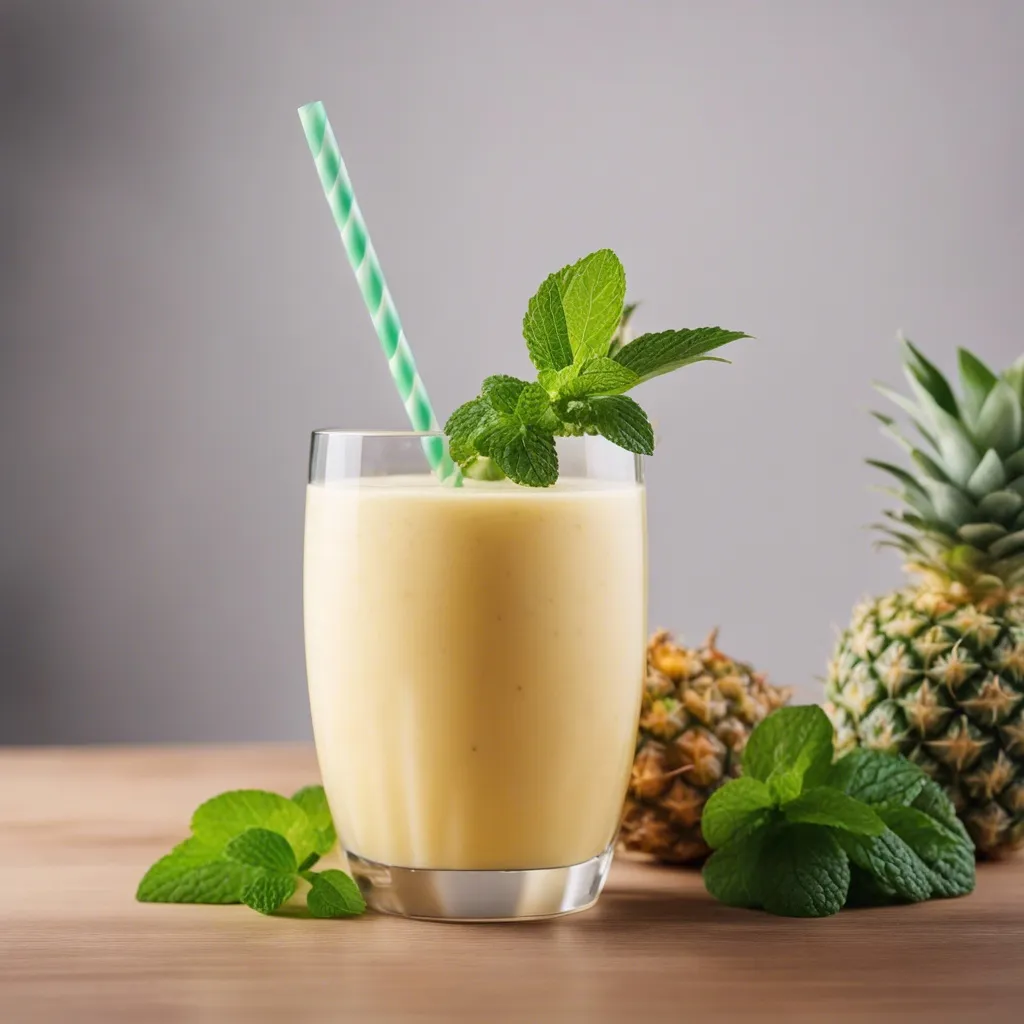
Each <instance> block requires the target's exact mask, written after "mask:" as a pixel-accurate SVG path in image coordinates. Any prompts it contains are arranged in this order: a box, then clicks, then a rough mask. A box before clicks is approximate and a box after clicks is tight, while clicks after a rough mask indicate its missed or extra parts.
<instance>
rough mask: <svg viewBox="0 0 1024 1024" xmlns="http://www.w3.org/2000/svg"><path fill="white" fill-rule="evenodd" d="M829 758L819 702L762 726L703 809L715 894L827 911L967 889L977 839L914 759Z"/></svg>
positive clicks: (806, 912) (792, 912)
mask: <svg viewBox="0 0 1024 1024" xmlns="http://www.w3.org/2000/svg"><path fill="white" fill-rule="evenodd" d="M832 759H833V743H832V726H831V724H830V723H829V720H828V718H827V717H826V715H825V713H824V711H822V710H821V708H818V707H813V706H812V707H793V708H780V709H779V710H778V711H776V712H774V713H773V714H771V715H769V716H768V717H767V718H766V719H765V720H764V721H763V722H762V723H761V724H760V725H758V726H757V728H756V729H755V730H754V731H753V733H751V736H750V739H749V741H748V743H747V747H746V750H745V751H744V755H743V772H744V774H743V776H742V777H740V778H738V779H734V780H732V781H730V782H728V783H726V784H725V785H724V786H722V788H721V789H719V790H717V791H716V792H715V793H714V794H713V795H712V796H711V799H710V800H708V802H707V805H706V806H705V808H704V815H703V819H702V823H701V826H702V830H703V833H704V838H705V840H706V841H707V843H708V845H709V846H710V847H711V848H712V849H713V850H714V851H715V852H714V853H712V855H711V857H710V858H709V859H708V862H707V863H706V864H705V866H704V884H705V886H706V887H707V890H708V892H709V893H711V895H712V896H714V897H715V898H716V899H718V900H720V901H721V902H723V903H727V904H729V905H730V906H735V907H749V908H760V909H763V910H766V911H768V912H769V913H772V914H783V915H786V916H789V917H825V916H827V915H829V914H834V913H836V912H837V911H838V910H840V909H842V908H843V907H844V906H852V905H872V904H884V903H893V902H908V901H909V902H917V901H920V900H926V899H931V898H933V897H948V896H963V895H965V894H967V893H969V892H971V890H972V889H973V888H974V844H973V843H972V842H971V839H970V836H969V835H968V834H967V831H966V829H965V828H964V827H963V825H962V824H961V822H960V821H959V819H958V818H957V816H956V811H955V809H954V807H953V805H952V803H951V802H950V800H949V798H948V797H947V796H946V794H945V793H944V792H943V790H942V789H941V788H940V787H939V786H938V785H937V784H936V783H935V782H933V781H932V780H931V779H929V778H928V776H927V775H925V773H924V771H923V770H922V769H921V768H919V767H918V766H917V765H915V764H914V763H913V762H911V761H908V760H907V759H906V758H903V757H899V756H892V755H889V754H883V753H881V752H879V751H873V750H865V749H860V750H856V751H854V752H853V753H851V754H848V755H847V756H846V757H844V758H842V759H841V760H839V761H837V762H835V763H834V764H833V760H832Z"/></svg>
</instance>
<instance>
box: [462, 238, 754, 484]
mask: <svg viewBox="0 0 1024 1024" xmlns="http://www.w3.org/2000/svg"><path fill="white" fill-rule="evenodd" d="M625 298H626V274H625V271H624V270H623V269H622V264H621V263H620V262H619V258H618V257H617V256H616V255H615V253H613V252H612V251H611V249H599V250H598V251H597V252H594V253H591V254H590V255H589V256H584V257H583V259H581V260H579V261H578V262H576V263H573V264H572V265H570V266H567V267H563V268H562V269H561V270H559V271H557V272H556V273H554V274H551V275H550V276H549V277H547V278H546V279H545V281H544V283H543V284H542V285H541V286H540V288H539V289H538V291H537V294H536V295H534V297H533V298H532V299H530V302H529V305H528V307H527V310H526V316H525V317H524V318H523V337H524V338H525V339H526V348H527V351H528V352H529V356H530V360H531V362H532V363H533V365H534V367H535V368H536V370H537V379H536V381H525V380H520V379H518V378H516V377H507V376H493V377H488V378H487V379H486V380H485V381H484V383H483V386H482V387H481V389H480V395H479V397H477V398H474V399H472V400H471V401H469V402H466V403H465V404H464V405H461V406H459V408H458V409H456V410H455V412H454V413H452V415H451V416H450V417H449V419H448V422H447V423H446V424H445V428H444V429H445V434H447V435H448V447H449V451H450V453H451V456H452V458H453V459H454V460H455V461H456V462H457V463H458V464H459V466H460V467H461V468H462V471H463V472H464V473H465V474H466V475H467V476H470V477H475V478H477V479H491V480H493V479H501V478H502V477H508V478H509V479H510V480H513V481H515V482H516V483H518V484H525V485H527V486H530V487H549V486H550V485H551V484H553V483H554V482H555V481H556V480H557V479H558V455H557V452H556V450H555V438H556V437H579V436H582V435H584V434H591V435H596V434H600V435H602V436H603V437H606V438H607V439H608V440H609V441H611V442H612V443H613V444H617V445H618V446H619V447H620V448H625V449H626V450H627V451H631V452H635V453H636V454H638V455H652V454H653V453H654V430H653V428H652V427H651V424H650V421H649V420H648V418H647V414H646V413H645V412H644V410H643V409H642V408H641V407H640V406H639V405H638V404H637V403H636V402H634V401H633V400H632V399H631V398H627V397H625V392H627V391H629V390H631V389H632V388H634V387H636V386H637V385H638V384H642V383H643V382H644V381H647V380H650V379H651V378H652V377H657V376H659V375H660V374H663V373H669V372H670V371H672V370H677V369H679V368H680V367H682V366H688V365H689V364H691V363H696V362H702V361H708V360H710V361H714V362H727V361H728V360H725V359H718V358H717V357H714V356H709V355H707V353H708V352H711V351H712V350H714V349H717V348H720V347H721V346H723V345H727V344H728V343H729V342H731V341H736V340H737V339H738V338H747V337H749V335H747V334H743V333H742V332H741V331H727V330H724V329H723V328H721V327H699V328H696V329H692V330H680V331H660V332H658V333H656V334H644V335H641V336H640V337H638V338H635V339H633V340H632V341H629V340H628V332H627V330H626V325H627V323H628V321H629V318H630V316H631V315H632V313H633V310H634V309H635V308H636V307H635V304H630V305H626V304H625Z"/></svg>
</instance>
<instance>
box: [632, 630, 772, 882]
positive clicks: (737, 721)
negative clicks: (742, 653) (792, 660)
mask: <svg viewBox="0 0 1024 1024" xmlns="http://www.w3.org/2000/svg"><path fill="white" fill-rule="evenodd" d="M717 639H718V634H717V630H716V631H714V632H712V633H711V635H710V636H709V637H708V638H707V640H705V641H704V645H703V646H702V647H700V648H697V649H696V650H693V649H689V648H686V647H681V646H679V645H678V644H676V643H675V642H674V641H673V639H672V637H671V636H670V635H669V634H668V633H666V632H664V631H662V632H658V633H655V634H654V636H652V637H651V640H650V643H649V644H648V646H647V679H646V683H645V687H644V698H643V709H642V711H641V715H640V733H639V736H638V737H637V749H636V759H635V761H634V763H633V774H632V777H631V779H630V784H629V793H628V795H627V797H626V807H625V810H624V812H623V818H622V831H621V833H620V837H619V839H620V843H621V845H622V846H623V847H625V849H627V850H635V851H639V852H643V853H649V854H653V855H654V856H655V857H657V858H659V859H660V860H663V861H669V862H672V863H679V864H682V863H687V862H690V861H698V860H701V859H702V858H704V857H706V856H707V855H708V853H709V852H710V851H709V849H708V847H707V846H706V845H705V843H704V840H703V838H702V836H701V831H700V819H701V814H702V813H703V810H704V804H705V803H706V802H707V799H708V797H709V796H711V794H712V793H713V792H714V791H715V790H716V789H718V787H719V786H721V785H722V784H723V783H724V782H726V781H727V780H728V779H730V778H733V777H734V776H736V775H738V774H739V765H740V758H739V754H740V752H741V751H742V750H743V747H744V746H745V745H746V742H747V737H748V736H749V735H750V733H751V732H752V731H753V728H754V726H755V725H757V723H758V722H760V721H761V719H762V718H764V717H765V716H766V715H767V714H769V712H772V711H774V710H775V709H776V708H778V707H781V706H782V705H783V704H785V703H786V701H788V700H789V696H790V693H789V691H788V690H783V689H778V688H776V687H774V686H772V685H770V684H769V683H768V682H767V681H766V680H765V678H764V676H763V675H761V674H760V673H758V672H755V671H753V669H751V667H750V666H749V665H744V664H742V663H740V662H737V661H733V660H732V658H730V657H728V656H727V655H725V654H723V653H722V652H721V651H720V650H718V646H717Z"/></svg>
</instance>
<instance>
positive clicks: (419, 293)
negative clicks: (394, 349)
mask: <svg viewBox="0 0 1024 1024" xmlns="http://www.w3.org/2000/svg"><path fill="white" fill-rule="evenodd" d="M1022 39H1024V4H1022V3H1020V2H1014V0H1007V2H976V0H975V2H968V0H963V2H939V0H919V2H913V0H903V2H898V0H896V2H893V0H890V2H847V3H837V2H828V0H804V2H799V0H793V2H780V0H775V2H771V3H769V2H758V0H707V2H696V0H694V2H674V3H671V2H663V3H655V2H635V0H634V2H626V0H622V2H617V3H610V2H607V3H606V2H594V0H576V2H552V0H549V2H543V3H541V2H526V0H518V2H482V0H479V2H470V0H463V2H456V0H447V2H414V0H407V2H404V3H403V2H384V0H374V2H373V3H369V2H359V3H354V2H353V3H342V2H337V0H335V2H331V3H328V2H320V3H316V2H296V0H292V2H289V3H287V4H286V3H283V2H281V3H266V2H252V0H249V2H244V0H233V2H224V0H220V2H210V0H206V2H198V0H196V2H182V0H175V2H162V3H156V2H141V0H130V2H129V0H124V2H115V0H90V2H70V0H68V2H65V3H60V2H53V0H50V2H44V0H31V2H18V0H13V2H12V0H6V2H4V0H0V46H2V49H0V119H2V120H0V145H2V150H0V217H2V220H0V345H2V349H0V428H2V429H0V458H2V470H3V473H2V480H3V484H2V487H3V490H2V496H3V501H2V502H0V651H2V658H3V660H2V665H0V741H7V742H27V741H51V742H72V741H109V740H181V739H196V740H199V739H215V738H216V739H241V738H292V737H304V736H307V735H308V734H309V723H308V712H307V708H306V703H305V690H304V679H303V657H302V625H301V609H300V583H301V580H300V549H301V535H302V501H303V486H304V473H305V461H306V451H307V442H308V434H309V431H310V430H311V428H313V427H315V426H319V425H325V424H334V425H344V426H348V427H360V426H363V427H366V426H372V427H401V426H403V425H404V424H403V419H402V410H401V407H400V405H399V403H398V400H397V398H396V397H395V395H394V394H393V393H392V388H391V382H390V380H389V378H388V376H387V373H386V370H385V367H384V363H383V361H382V358H381V355H380V352H379V351H378V347H377V341H376V339H375V337H374V335H373V333H372V330H371V327H370V325H369V322H368V319H367V317H366V314H365V312H364V311H363V309H362V307H361V304H360V298H359V294H358V292H357V290H356V287H355V285H354V283H353V281H352V278H351V274H350V271H349V269H348V266H347V264H346V263H345V261H344V256H343V254H342V250H341V247H340V244H339V241H338V238H337V236H336V234H335V230H334V227H333V225H332V224H331V222H330V219H329V216H328V212H327V208H326V206H325V204H324V201H323V198H322V196H321V194H320V191H319V185H318V183H317V181H316V177H315V174H314V171H313V167H312V164H311V161H310V158H309V155H308V152H307V150H306V146H305V142H304V141H303V138H302V133H301V130H300V127H299V124H298V120H297V118H296V115H295V108H296V107H297V106H298V105H299V104H301V103H303V102H306V101H308V100H311V99H314V98H322V99H323V100H324V101H325V102H326V103H327V106H328V109H329V111H330V112H331V115H332V119H333V120H334V122H335V127H336V129H337V131H338V135H339V137H340V139H341V142H342V145H343V148H344V151H345V154H346V158H347V160H348V163H349V166H350V168H351V171H352V174H353V178H354V180H355V183H356V187H357V189H358V190H359V194H360V197H361V202H362V205H363V209H364V212H365V213H366V216H367V219H368V221H369V223H370V226H371V229H372V231H373V235H374V239H375V242H376V245H377V248H378V251H379V252H380V253H381V255H382V259H383V262H384V265H385V269H386V271H387V274H388V277H389V280H390V282H391V286H392V289H393V291H394V293H395V295H396V297H397V299H398V303H399V306H400V309H401V311H402V316H403V319H404V322H405V326H406V329H407V332H408V334H409V336H410V338H411V340H412V343H413V345H414V347H415V350H416V352H417V354H418V357H419V362H420V367H421V369H422V371H423V373H424V376H425V378H426V380H427V381H428V383H429V387H430V389H431V392H432V396H433V399H434V402H435V404H436V405H437V407H438V409H439V411H440V412H441V413H442V414H444V413H447V411H449V410H450V409H451V408H452V407H453V406H454V405H455V404H456V403H458V402H459V401H462V400H464V399H465V398H467V397H468V396H469V395H470V394H471V393H472V392H473V391H474V390H475V388H476V386H477V385H478V383H479V381H480V379H481V377H483V376H484V375H485V374H487V373H489V372H497V371H505V372H511V373H515V372H522V371H525V370H526V368H527V363H526V357H525V349H524V346H523V344H522V342H521V339H520V338H519V324H520V321H521V317H522V313H523V310H524V308H525V303H526V300H527V298H528V297H529V296H530V295H531V294H532V292H533V290H534V289H535V287H536V285H537V284H538V283H539V282H540V281H541V279H542V278H543V277H544V276H545V275H546V274H547V273H548V272H549V271H551V270H553V269H555V268H556V267H558V266H560V265H562V264H563V263H566V262H568V261H570V260H572V259H574V258H576V257H578V256H580V255H582V254H584V253H586V252H588V251H590V250H593V249H595V248H599V247H602V246H610V247H612V248H614V249H615V250H616V251H617V252H618V253H619V255H620V256H621V257H622V259H623V262H624V263H625V266H626V269H627V273H628V278H629V292H630V294H631V296H633V297H634V298H639V299H643V300H644V302H643V306H642V307H641V310H640V313H639V314H638V318H637V319H638V326H639V328H640V329H641V330H643V329H654V328H662V327H670V326H671V327H679V326H696V325H699V324H705V323H721V324H723V325H725V326H729V327H734V328H739V329H744V330H747V331H749V332H750V333H752V334H755V335H757V338H758V340H757V341H756V342H745V343H739V344H737V345H735V346H734V350H733V353H732V355H733V357H734V359H735V365H733V366H731V367H720V366H713V365H705V366H698V367H695V368H693V369H690V370H687V371H685V372H684V373H683V374H680V375H676V376H672V377H669V378H662V379H661V380H658V381H655V382H653V383H651V384H649V385H646V386H645V389H644V393H642V395H641V396H640V397H641V398H642V401H643V402H644V404H645V405H646V406H647V408H648V409H649V411H650V412H651V413H652V416H653V418H655V420H656V421H657V427H658V430H659V433H660V435H661V436H662V441H661V445H660V450H659V454H658V456H657V457H656V458H655V460H654V461H653V462H652V463H651V464H650V466H649V481H650V491H651V613H652V614H651V618H652V625H655V624H666V625H672V626H674V627H677V628H678V629H680V630H682V631H684V632H685V634H686V635H687V637H688V638H690V639H693V640H696V639H698V638H699V637H700V636H701V635H702V634H703V633H704V631H706V630H707V629H708V628H709V627H710V626H712V625H714V624H715V623H720V624H721V625H722V627H723V641H724V645H725V646H726V648H727V649H728V650H729V651H731V652H732V653H734V654H736V655H738V656H741V657H744V658H747V659H750V660H753V661H755V662H756V663H757V664H758V665H760V666H763V667H764V668H766V669H767V670H768V671H769V673H770V674H771V675H772V676H773V677H774V678H775V679H776V680H778V681H780V682H788V683H793V684H795V685H796V686H797V687H798V690H799V693H800V695H801V696H802V697H804V698H806V699H816V697H817V694H818V684H817V682H816V679H815V677H816V676H817V675H819V674H820V673H821V672H822V670H823V667H824V664H825V661H826V659H827V656H828V653H829V650H830V647H831V645H832V642H833V638H834V631H835V627H836V626H837V625H839V624H842V623H843V622H845V620H846V619H847V617H848V614H849V609H850V606H851V604H852V603H853V601H854V600H855V599H856V598H858V597H859V596H861V595H862V594H863V593H865V592H868V591H877V590H880V589H884V588H886V587H889V586H891V585H893V584H894V583H896V581H897V580H898V578H899V573H898V566H897V560H896V558H895V556H892V555H891V554H878V555H874V554H872V552H871V550H870V543H869V537H868V535H866V534H865V533H864V532H862V530H861V525H862V524H863V523H866V522H868V521H870V520H872V519H873V518H875V517H876V515H877V511H878V509H879V507H880V505H881V502H882V499H881V498H880V497H879V496H878V495H877V494H873V493H871V492H869V490H868V485H869V484H870V483H873V482H878V481H876V480H875V479H874V477H873V474H872V472H871V471H870V470H869V469H868V468H866V467H864V466H863V464H862V461H861V460H862V458H863V457H864V456H866V455H872V454H873V455H875V456H885V455H890V454H892V453H891V452H890V449H889V447H888V442H886V441H885V440H883V439H882V438H880V437H878V436H877V434H876V433H875V431H874V428H873V425H872V423H871V421H870V420H869V417H868V416H867V412H866V410H867V409H868V408H870V407H871V406H872V405H874V404H875V401H876V400H875V399H874V397H873V393H872V391H871V389H870V386H869V383H870V381H871V380H872V379H873V378H876V377H882V378H887V379H889V380H891V381H896V380H897V379H898V376H899V371H898V365H897V352H896V347H895V345H894V343H893V340H892V339H893V337H894V334H895V331H896V329H897V328H899V327H903V328H905V329H906V330H907V331H908V333H910V334H911V336H912V337H915V338H916V339H917V340H919V341H920V342H921V343H922V344H923V345H924V346H925V347H926V348H927V350H928V351H929V352H930V353H932V354H933V356H934V357H935V358H936V360H937V361H938V362H939V363H940V364H942V365H943V366H944V367H947V368H949V367H951V366H952V363H953V358H954V351H955V347H956V346H957V345H958V344H968V345H970V346H973V347H975V348H976V350H977V351H978V353H979V354H980V355H981V356H982V357H983V358H985V359H987V360H989V361H991V362H992V363H994V364H998V365H1000V366H1002V365H1005V364H1006V363H1007V362H1008V361H1009V360H1010V359H1011V358H1012V357H1014V356H1015V355H1017V354H1018V353H1019V352H1020V350H1021V347H1022V346H1021V343H1020V336H1019V333H1018V331H1019V324H1020V322H1021V320H1022V316H1024V303H1022V299H1021V269H1022V258H1021V257H1022V247H1024V241H1022V239H1024V230H1022V229H1024V189H1022V187H1021V186H1022V181H1024V174H1022V172H1024V134H1022V132H1021V118H1020V114H1021V97H1022V87H1024V52H1022V50H1024V45H1022ZM384 656H386V652H384Z"/></svg>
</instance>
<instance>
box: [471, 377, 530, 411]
mask: <svg viewBox="0 0 1024 1024" xmlns="http://www.w3.org/2000/svg"><path fill="white" fill-rule="evenodd" d="M526 385H527V382H526V381H525V380H520V379H519V378H518V377H507V376H506V375H505V374H502V373H498V374H495V375H494V376H493V377H487V378H485V380H484V383H483V386H482V387H481V388H480V394H481V395H482V396H483V398H484V400H485V401H486V402H487V403H488V404H489V405H490V406H491V408H493V409H495V410H496V411H497V412H503V413H507V414H509V415H513V414H514V413H515V411H516V404H517V403H518V401H519V396H520V395H521V394H522V392H523V388H525V387H526Z"/></svg>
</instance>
